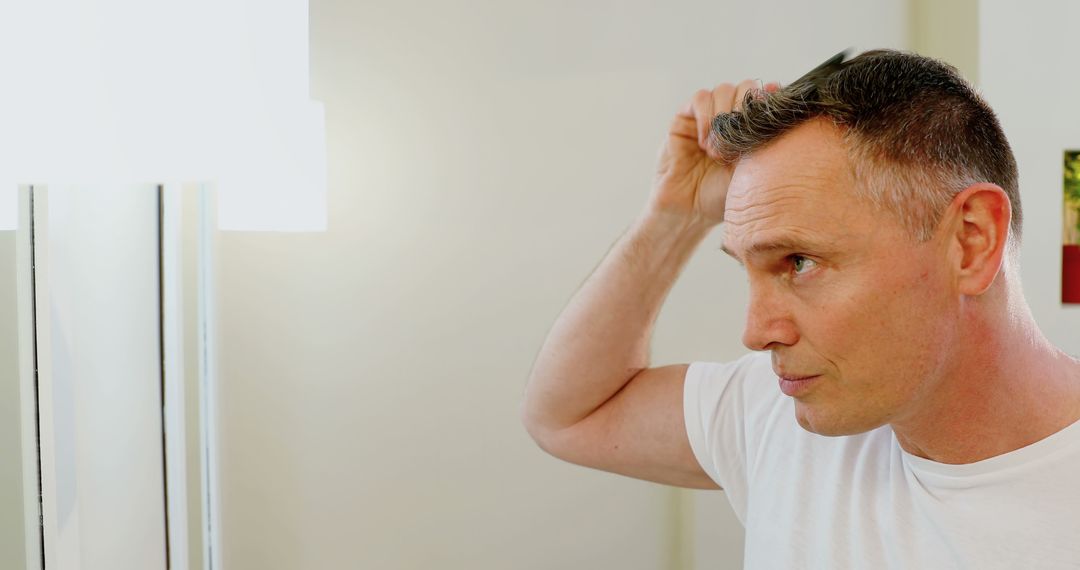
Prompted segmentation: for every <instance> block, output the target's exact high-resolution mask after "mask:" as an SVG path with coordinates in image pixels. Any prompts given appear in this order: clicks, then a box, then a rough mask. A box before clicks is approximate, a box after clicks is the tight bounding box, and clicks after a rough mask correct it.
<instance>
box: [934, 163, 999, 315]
mask: <svg viewBox="0 0 1080 570" xmlns="http://www.w3.org/2000/svg"><path fill="white" fill-rule="evenodd" d="M949 217H950V218H951V220H952V223H950V224H948V225H947V226H946V227H947V228H948V231H949V232H951V234H952V235H949V236H946V238H947V239H948V240H949V241H950V242H951V243H950V249H952V250H954V251H955V252H957V253H958V254H959V255H957V256H956V265H954V267H953V269H954V270H955V271H956V274H955V275H956V285H957V289H958V291H959V292H960V293H963V294H965V295H981V294H983V293H985V292H986V290H987V289H989V288H990V286H991V285H993V283H994V279H995V278H996V277H997V274H998V272H999V271H1000V270H1001V264H1002V261H1003V259H1004V257H1005V249H1006V242H1007V241H1008V238H1009V223H1010V222H1011V221H1012V204H1011V203H1010V202H1009V196H1008V195H1007V194H1005V191H1004V190H1002V189H1001V187H1000V186H998V185H996V184H990V183H979V184H975V185H972V186H969V187H967V188H965V189H964V191H963V192H960V193H959V194H957V195H956V196H955V197H953V200H952V204H951V205H950V206H949Z"/></svg>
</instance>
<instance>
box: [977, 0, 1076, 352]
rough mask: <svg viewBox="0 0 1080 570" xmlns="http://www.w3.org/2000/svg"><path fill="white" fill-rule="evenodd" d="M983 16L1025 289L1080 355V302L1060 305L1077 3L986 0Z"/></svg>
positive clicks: (985, 63)
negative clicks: (1013, 186)
mask: <svg viewBox="0 0 1080 570" xmlns="http://www.w3.org/2000/svg"><path fill="white" fill-rule="evenodd" d="M979 21H980V29H979V37H980V56H979V63H980V65H979V76H980V77H981V84H982V89H983V93H984V95H985V96H986V98H987V100H988V101H989V103H990V106H992V107H993V108H994V110H995V111H997V113H998V117H999V118H1000V119H1001V124H1002V128H1004V129H1005V135H1006V136H1007V137H1008V138H1009V143H1010V144H1011V145H1012V147H1013V152H1014V153H1015V154H1016V161H1017V165H1018V167H1019V169H1020V201H1021V204H1022V205H1023V211H1024V242H1023V248H1022V249H1021V254H1020V259H1021V267H1022V269H1021V272H1022V277H1023V281H1024V293H1025V295H1026V297H1027V300H1028V303H1029V304H1030V305H1031V309H1032V312H1033V313H1034V314H1035V320H1036V321H1037V322H1038V323H1039V326H1040V327H1041V328H1042V330H1043V332H1045V333H1046V335H1047V336H1048V337H1049V338H1050V340H1051V341H1052V342H1054V343H1055V344H1057V345H1058V346H1059V347H1061V348H1062V349H1064V350H1065V351H1066V352H1069V353H1070V354H1073V355H1076V356H1080V306H1076V305H1073V306H1062V304H1061V223H1062V189H1061V186H1062V152H1063V151H1064V150H1065V149H1080V113H1078V112H1077V104H1076V102H1077V100H1078V94H1080V75H1078V74H1076V73H1075V72H1074V70H1073V68H1074V61H1075V57H1074V56H1073V54H1074V53H1075V51H1076V45H1075V44H1076V42H1075V37H1076V30H1075V23H1076V22H1078V21H1080V4H1077V3H1076V2H1072V1H1069V0H1059V1H1044V2H1024V3H1020V4H1016V3H1012V2H1005V1H985V0H984V1H982V2H980V3H979Z"/></svg>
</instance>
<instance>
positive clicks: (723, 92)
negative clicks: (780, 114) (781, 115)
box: [679, 79, 780, 152]
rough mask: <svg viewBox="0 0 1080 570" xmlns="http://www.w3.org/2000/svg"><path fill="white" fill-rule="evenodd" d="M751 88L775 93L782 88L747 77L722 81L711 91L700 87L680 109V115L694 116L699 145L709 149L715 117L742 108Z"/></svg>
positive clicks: (778, 85)
mask: <svg viewBox="0 0 1080 570" xmlns="http://www.w3.org/2000/svg"><path fill="white" fill-rule="evenodd" d="M751 90H757V91H764V92H766V93H774V92H776V91H779V90H780V84H778V83H768V84H765V85H762V84H761V82H760V81H758V80H756V79H747V80H745V81H742V82H741V83H739V84H738V85H733V84H731V83H721V84H720V85H717V86H716V87H714V88H713V89H712V90H711V91H710V90H708V89H699V90H698V91H697V93H694V96H693V97H692V98H691V99H690V101H689V102H688V103H687V104H686V105H684V106H683V108H682V109H680V110H679V115H681V116H684V117H687V118H689V117H693V118H694V123H695V126H696V127H697V139H698V146H700V147H701V148H702V149H704V150H705V151H707V152H708V151H709V150H710V149H709V145H708V141H709V135H710V133H711V132H712V122H713V119H714V118H715V117H716V116H717V115H719V114H721V113H731V112H737V111H740V110H742V103H743V99H745V97H746V94H747V92H749V91H751Z"/></svg>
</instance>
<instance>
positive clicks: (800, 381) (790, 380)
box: [778, 374, 821, 398]
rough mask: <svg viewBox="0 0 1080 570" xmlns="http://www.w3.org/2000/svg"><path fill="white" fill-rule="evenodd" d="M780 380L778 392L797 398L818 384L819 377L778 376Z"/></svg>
mask: <svg viewBox="0 0 1080 570" xmlns="http://www.w3.org/2000/svg"><path fill="white" fill-rule="evenodd" d="M778 378H779V379H780V391H781V392H783V393H784V394H785V395H787V396H791V397H792V398H798V397H799V396H803V395H805V394H807V393H808V392H809V391H810V390H812V389H813V387H814V385H815V384H817V383H818V380H819V379H820V378H821V375H820V374H819V375H814V376H793V375H787V376H778Z"/></svg>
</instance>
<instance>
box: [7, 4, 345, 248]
mask: <svg viewBox="0 0 1080 570" xmlns="http://www.w3.org/2000/svg"><path fill="white" fill-rule="evenodd" d="M0 73H2V77H3V79H4V84H5V85H6V86H7V87H6V88H5V89H4V90H3V93H2V94H0V124H2V125H4V128H3V129H2V130H0V153H2V154H0V156H3V160H0V229H3V228H7V229H11V228H13V227H14V225H15V216H14V208H15V188H16V186H17V185H18V184H20V183H22V184H27V183H38V184H80V185H91V184H100V183H105V184H110V183H112V184H121V183H147V182H151V183H155V182H206V183H211V184H213V185H214V186H216V188H217V190H218V196H219V200H220V203H219V209H218V212H219V221H220V227H221V228H223V229H231V230H278V231H321V230H324V229H325V227H326V197H325V191H326V190H325V187H326V183H325V177H326V176H325V145H324V142H323V138H324V125H323V110H322V106H321V104H319V103H317V102H313V101H311V100H310V98H309V95H308V5H307V0H184V1H179V0H165V1H158V2H145V1H142V0H91V1H86V0H38V1H35V2H32V3H31V2H21V3H4V4H3V6H0Z"/></svg>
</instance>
